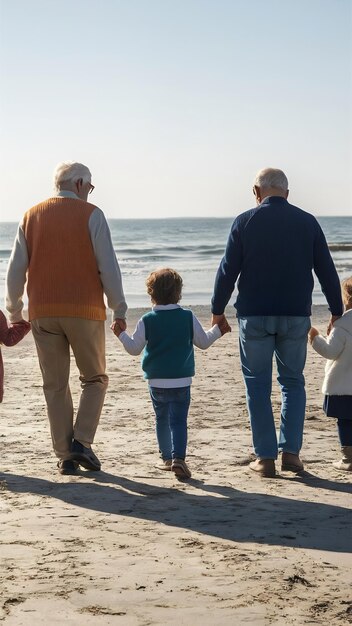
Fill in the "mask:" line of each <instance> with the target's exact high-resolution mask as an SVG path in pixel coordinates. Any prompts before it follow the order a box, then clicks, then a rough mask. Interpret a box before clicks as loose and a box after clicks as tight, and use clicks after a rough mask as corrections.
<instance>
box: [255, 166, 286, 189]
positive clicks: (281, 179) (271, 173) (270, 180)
mask: <svg viewBox="0 0 352 626" xmlns="http://www.w3.org/2000/svg"><path fill="white" fill-rule="evenodd" d="M254 186H255V187H259V188H260V189H280V191H287V190H288V180H287V177H286V175H285V174H284V172H283V171H282V170H277V169H274V168H273V167H266V168H265V169H263V170H260V171H259V172H258V174H257V175H256V177H255V180H254Z"/></svg>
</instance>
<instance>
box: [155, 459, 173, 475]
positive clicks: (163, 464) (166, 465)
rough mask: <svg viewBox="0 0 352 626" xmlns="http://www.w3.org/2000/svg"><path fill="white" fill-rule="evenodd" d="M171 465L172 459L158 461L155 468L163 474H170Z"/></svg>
mask: <svg viewBox="0 0 352 626" xmlns="http://www.w3.org/2000/svg"><path fill="white" fill-rule="evenodd" d="M171 465H172V459H160V462H159V463H158V464H157V466H156V467H157V468H158V469H160V470H164V472H165V471H166V472H171Z"/></svg>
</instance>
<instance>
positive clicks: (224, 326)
mask: <svg viewBox="0 0 352 626" xmlns="http://www.w3.org/2000/svg"><path fill="white" fill-rule="evenodd" d="M218 326H219V328H220V332H221V335H226V333H230V332H231V326H230V324H229V323H228V321H227V319H226V317H225V315H224V316H223V318H222V319H221V320H220V321H219V322H218Z"/></svg>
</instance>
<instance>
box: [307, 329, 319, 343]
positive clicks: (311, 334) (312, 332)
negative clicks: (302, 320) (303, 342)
mask: <svg viewBox="0 0 352 626" xmlns="http://www.w3.org/2000/svg"><path fill="white" fill-rule="evenodd" d="M318 335H319V331H318V330H317V329H316V328H314V326H312V328H311V329H310V331H309V333H308V338H309V342H310V343H313V339H314V337H317V336H318Z"/></svg>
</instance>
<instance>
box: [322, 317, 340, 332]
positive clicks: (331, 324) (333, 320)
mask: <svg viewBox="0 0 352 626" xmlns="http://www.w3.org/2000/svg"><path fill="white" fill-rule="evenodd" d="M340 317H341V315H332V316H331V317H330V321H329V324H328V327H327V330H326V332H327V334H328V335H330V333H331V331H332V327H333V325H334V323H335V322H336V320H338V319H340Z"/></svg>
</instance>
